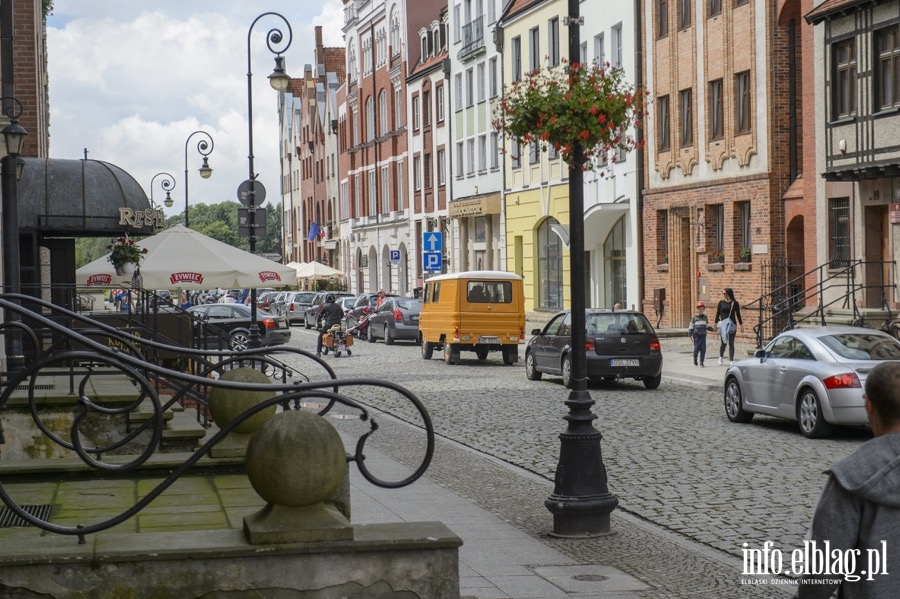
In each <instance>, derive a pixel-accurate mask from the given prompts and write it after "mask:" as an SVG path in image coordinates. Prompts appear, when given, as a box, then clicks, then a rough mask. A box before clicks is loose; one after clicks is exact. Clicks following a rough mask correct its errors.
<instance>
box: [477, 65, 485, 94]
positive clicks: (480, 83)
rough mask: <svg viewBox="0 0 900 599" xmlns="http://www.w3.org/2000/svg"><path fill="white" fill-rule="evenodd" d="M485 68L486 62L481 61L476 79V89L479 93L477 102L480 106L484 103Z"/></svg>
mask: <svg viewBox="0 0 900 599" xmlns="http://www.w3.org/2000/svg"><path fill="white" fill-rule="evenodd" d="M484 67H485V64H484V61H481V62H479V63H478V67H477V77H476V83H475V85H476V89H477V92H478V93H477V94H476V100H477V102H478V103H479V104H480V103H481V102H484Z"/></svg>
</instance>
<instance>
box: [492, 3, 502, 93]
mask: <svg viewBox="0 0 900 599" xmlns="http://www.w3.org/2000/svg"><path fill="white" fill-rule="evenodd" d="M491 1H492V3H493V0H491ZM489 71H490V81H491V83H490V93H491V98H496V97H497V96H498V95H499V94H500V86H499V85H498V78H497V57H496V56H492V57H491V62H490V69H489Z"/></svg>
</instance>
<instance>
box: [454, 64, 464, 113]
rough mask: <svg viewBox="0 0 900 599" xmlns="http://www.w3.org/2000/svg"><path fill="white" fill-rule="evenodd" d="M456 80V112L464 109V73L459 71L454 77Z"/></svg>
mask: <svg viewBox="0 0 900 599" xmlns="http://www.w3.org/2000/svg"><path fill="white" fill-rule="evenodd" d="M454 82H455V83H456V85H455V86H454V87H455V88H456V104H455V105H454V109H455V110H456V112H459V111H460V110H462V109H463V83H462V73H457V74H456V77H455V78H454Z"/></svg>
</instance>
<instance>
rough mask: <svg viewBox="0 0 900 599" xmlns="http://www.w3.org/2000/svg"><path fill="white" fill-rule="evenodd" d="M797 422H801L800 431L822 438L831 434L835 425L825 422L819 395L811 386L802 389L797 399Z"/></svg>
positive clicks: (812, 437)
mask: <svg viewBox="0 0 900 599" xmlns="http://www.w3.org/2000/svg"><path fill="white" fill-rule="evenodd" d="M797 422H798V423H799V424H800V432H801V433H803V435H804V436H805V437H809V438H810V439H821V438H823V437H827V436H828V435H830V434H831V430H832V428H833V427H832V425H831V424H830V423H828V422H825V417H824V416H823V415H822V404H821V402H819V396H818V395H816V392H815V391H813V390H812V389H810V388H809V387H806V388H804V389H803V391H801V393H800V399H799V400H798V401H797Z"/></svg>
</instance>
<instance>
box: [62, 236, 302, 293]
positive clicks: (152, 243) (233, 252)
mask: <svg viewBox="0 0 900 599" xmlns="http://www.w3.org/2000/svg"><path fill="white" fill-rule="evenodd" d="M138 245H140V246H141V247H142V248H147V253H146V254H145V255H144V259H143V260H141V264H140V268H141V277H142V278H143V287H144V288H145V289H170V288H174V287H178V288H181V289H212V288H215V287H221V288H223V289H242V288H245V287H246V288H248V289H254V288H259V287H282V286H285V285H289V286H293V285H296V284H297V271H296V270H294V269H293V268H288V267H287V266H285V265H283V264H278V263H277V262H273V261H271V260H269V259H267V258H262V257H260V256H255V255H253V254H251V253H250V252H245V251H244V250H241V249H238V248H236V247H233V246H230V245H228V244H227V243H222V242H221V241H218V240H215V239H213V238H212V237H207V236H206V235H203V234H202V233H198V232H197V231H194V230H193V229H188V228H187V227H185V226H184V225H175V226H173V227H170V228H168V229H166V230H165V231H162V232H160V233H157V234H156V235H153V236H152V237H148V238H146V239H143V240H141V241H139V242H138ZM128 283H131V275H123V276H119V275H116V270H115V268H114V267H113V265H112V264H111V263H110V262H109V261H108V260H107V258H106V257H105V256H104V257H103V258H99V259H97V260H94V261H93V262H91V263H89V264H85V265H84V266H82V267H81V268H79V269H77V270H76V271H75V284H76V285H78V286H80V287H121V286H123V285H125V284H128Z"/></svg>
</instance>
